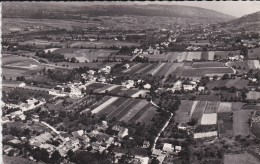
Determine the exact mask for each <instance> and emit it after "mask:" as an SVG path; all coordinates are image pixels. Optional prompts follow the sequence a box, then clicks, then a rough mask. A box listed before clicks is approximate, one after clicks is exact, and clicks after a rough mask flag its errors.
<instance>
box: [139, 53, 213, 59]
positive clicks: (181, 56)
mask: <svg viewBox="0 0 260 164" xmlns="http://www.w3.org/2000/svg"><path fill="white" fill-rule="evenodd" d="M142 56H144V57H147V58H149V59H150V61H168V62H174V61H177V62H183V61H193V60H201V59H203V60H213V59H214V51H211V52H166V53H163V54H153V55H149V54H142Z"/></svg>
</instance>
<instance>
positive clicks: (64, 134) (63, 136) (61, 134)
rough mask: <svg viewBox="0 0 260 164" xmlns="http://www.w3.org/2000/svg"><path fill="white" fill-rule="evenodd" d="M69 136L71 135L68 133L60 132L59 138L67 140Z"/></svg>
mask: <svg viewBox="0 0 260 164" xmlns="http://www.w3.org/2000/svg"><path fill="white" fill-rule="evenodd" d="M70 137H71V135H70V134H69V133H60V139H61V140H62V141H69V140H70Z"/></svg>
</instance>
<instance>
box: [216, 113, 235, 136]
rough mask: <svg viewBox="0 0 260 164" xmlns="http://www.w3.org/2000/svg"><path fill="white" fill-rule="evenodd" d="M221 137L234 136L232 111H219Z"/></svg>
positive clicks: (219, 132)
mask: <svg viewBox="0 0 260 164" xmlns="http://www.w3.org/2000/svg"><path fill="white" fill-rule="evenodd" d="M218 134H219V137H220V138H222V137H227V136H233V121H232V118H231V115H230V113H218Z"/></svg>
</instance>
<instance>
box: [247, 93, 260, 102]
mask: <svg viewBox="0 0 260 164" xmlns="http://www.w3.org/2000/svg"><path fill="white" fill-rule="evenodd" d="M259 98H260V92H255V91H249V92H248V94H247V99H248V100H258V99H259Z"/></svg>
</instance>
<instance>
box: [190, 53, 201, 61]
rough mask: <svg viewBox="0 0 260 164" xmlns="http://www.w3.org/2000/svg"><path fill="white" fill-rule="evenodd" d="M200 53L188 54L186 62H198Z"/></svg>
mask: <svg viewBox="0 0 260 164" xmlns="http://www.w3.org/2000/svg"><path fill="white" fill-rule="evenodd" d="M200 59H201V52H188V56H187V59H186V60H187V61H193V60H200Z"/></svg>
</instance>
